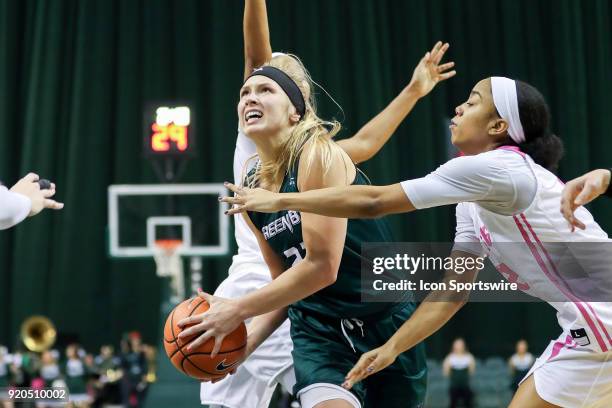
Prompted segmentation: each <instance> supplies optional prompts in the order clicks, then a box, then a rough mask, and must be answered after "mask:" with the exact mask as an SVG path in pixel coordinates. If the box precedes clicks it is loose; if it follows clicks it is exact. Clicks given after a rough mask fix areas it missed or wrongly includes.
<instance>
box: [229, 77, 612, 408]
mask: <svg viewBox="0 0 612 408" xmlns="http://www.w3.org/2000/svg"><path fill="white" fill-rule="evenodd" d="M549 120H550V114H549V111H548V107H547V105H546V102H545V101H544V98H543V97H542V95H541V94H540V93H539V92H538V91H537V89H535V88H534V87H532V86H530V85H528V84H526V83H523V82H520V81H513V80H511V79H508V78H503V77H492V78H487V79H484V80H482V81H480V82H479V83H478V84H477V85H476V86H475V87H474V88H473V90H472V92H471V93H470V97H469V99H468V100H467V101H466V102H465V103H464V104H462V105H460V106H458V107H457V108H456V116H455V117H454V119H453V121H452V123H451V131H452V142H453V144H454V145H455V146H457V147H458V148H459V149H460V150H461V151H462V152H463V153H464V154H465V155H466V156H464V157H459V158H456V159H453V160H450V161H449V162H447V163H446V164H444V165H442V166H440V167H439V168H438V169H437V170H436V171H434V172H433V173H431V174H429V175H428V176H426V177H423V178H421V179H416V180H408V181H405V182H402V183H400V184H394V185H391V186H383V187H377V186H349V187H342V188H329V189H323V190H315V191H310V192H305V193H299V194H272V193H269V192H265V191H262V190H259V189H256V190H250V189H243V188H239V187H236V186H232V190H234V191H235V192H236V193H237V197H235V198H228V199H227V200H226V201H227V202H230V203H233V204H236V208H235V209H234V210H232V213H235V212H239V211H244V210H248V211H263V212H273V211H278V210H279V209H290V210H297V211H302V212H313V213H317V214H321V215H326V216H337V217H371V216H381V215H385V214H391V213H401V212H409V211H414V210H416V209H421V208H429V207H434V206H440V205H448V204H457V203H458V205H457V210H456V212H457V232H456V237H455V247H454V249H453V253H452V254H451V256H462V257H465V256H473V257H475V256H477V255H481V254H483V253H486V254H487V255H488V256H489V257H490V258H491V260H492V262H493V264H494V265H496V267H497V268H498V270H499V271H500V272H501V273H502V274H503V275H505V276H506V277H508V279H511V280H513V281H515V282H517V283H518V285H519V287H520V288H521V289H522V290H524V291H525V292H527V293H529V294H531V295H533V296H536V297H539V298H541V299H543V300H545V301H548V302H549V303H550V304H551V305H552V306H553V307H554V308H555V309H557V311H558V313H557V317H558V322H559V325H560V326H561V329H562V334H561V335H560V336H559V338H558V339H556V340H553V341H551V343H550V345H549V347H548V348H547V350H546V351H545V352H544V353H543V354H542V355H541V356H540V358H539V359H538V360H537V361H536V363H535V364H534V366H533V367H532V369H531V370H530V372H529V373H528V374H527V376H526V377H525V379H523V381H522V383H521V386H520V387H519V389H518V391H517V392H516V394H515V396H514V398H513V400H512V402H511V405H510V407H511V408H526V407H527V408H530V407H533V408H539V407H554V406H560V407H567V408H572V407H594V408H595V407H601V408H603V407H610V406H612V303H610V302H602V301H601V300H602V299H601V298H599V299H596V300H598V301H596V302H593V301H590V300H591V295H592V292H590V291H589V290H586V291H585V290H584V287H581V286H578V287H576V286H573V285H572V284H571V283H568V280H567V279H565V278H566V276H563V275H562V274H561V272H560V268H561V265H560V264H559V263H558V262H556V259H555V255H556V254H555V253H553V251H552V250H551V248H552V249H553V250H554V248H555V244H559V243H562V245H567V243H571V244H572V245H577V246H580V244H581V243H587V245H583V247H586V248H587V250H588V249H589V248H593V247H594V246H595V245H604V244H610V243H611V242H612V241H611V240H610V239H609V238H608V236H607V234H606V233H605V232H604V231H603V230H602V229H601V228H600V227H599V225H598V224H597V223H596V222H595V221H594V220H593V217H592V216H591V214H590V213H589V212H588V211H587V210H586V209H584V208H579V209H578V210H577V212H576V216H577V217H578V218H579V219H581V220H582V221H583V222H584V224H585V229H584V230H579V231H577V232H574V233H572V232H571V229H570V227H569V226H568V224H567V222H566V221H565V220H564V219H563V217H562V215H561V214H560V212H559V202H560V198H561V193H562V190H563V183H561V182H560V181H559V180H558V179H557V178H556V176H555V175H554V174H553V173H552V172H551V171H550V169H554V168H555V167H556V165H557V162H558V160H559V159H560V157H561V155H562V144H561V141H560V139H558V138H557V137H556V136H554V135H553V134H552V133H551V132H550V130H549ZM475 244H477V245H475ZM507 244H510V245H512V246H513V248H514V249H513V250H512V251H507V250H506V249H504V250H502V247H504V245H507ZM572 248H573V247H572ZM600 248H601V247H600ZM610 252H611V251H606V252H604V253H597V256H598V257H601V258H604V259H603V260H601V262H599V263H598V264H597V265H596V267H602V268H603V272H604V278H605V280H604V281H600V282H599V283H600V284H601V285H600V286H604V288H603V290H604V292H603V293H607V292H605V290H606V289H609V288H610V285H611V284H612V262H611V260H610V259H606V257H610V256H611V254H610ZM475 274H476V271H475V270H472V271H469V272H466V273H464V274H463V275H462V276H461V277H460V278H458V279H463V280H468V281H469V280H472V279H474V278H475ZM454 276H455V278H457V277H458V276H460V275H454ZM587 283H590V282H587ZM587 289H589V288H588V287H587ZM590 289H591V290H593V291H597V290H600V289H602V288H595V287H592V288H590ZM429 296H431V297H432V299H434V297H435V296H436V294H435V293H432V294H430V295H429ZM432 299H429V300H432ZM463 303H464V302H462V301H457V302H448V301H447V302H428V301H425V302H423V303H421V306H420V307H419V309H418V310H417V311H416V312H415V313H414V314H413V315H412V317H411V318H410V319H409V320H408V321H406V322H405V323H404V325H403V326H402V327H401V328H400V329H399V330H398V331H397V333H396V334H395V335H394V336H392V337H391V338H390V339H389V340H388V341H387V343H385V345H383V346H382V347H380V348H377V349H375V350H372V351H370V352H368V353H365V354H364V355H363V356H362V358H361V359H360V361H359V362H358V364H357V365H356V366H355V367H354V368H353V369H352V370H351V371H350V372H349V374H348V375H347V382H346V384H345V386H346V387H351V386H352V384H354V383H355V382H356V381H360V380H362V379H363V378H365V377H367V376H369V375H372V374H374V373H376V372H377V371H380V370H381V369H383V368H385V367H387V366H388V365H389V364H391V363H392V362H393V361H394V360H395V358H396V357H397V355H399V354H400V353H401V352H403V351H405V350H407V349H409V348H411V347H412V346H414V345H415V344H417V343H418V342H420V341H422V340H423V339H425V338H426V337H428V336H429V335H431V334H432V333H434V332H435V331H436V330H438V329H439V328H440V327H442V326H443V325H444V323H446V322H447V321H448V319H450V318H451V317H452V315H453V314H454V313H456V312H457V311H458V310H459V309H460V308H461V306H462V305H463Z"/></svg>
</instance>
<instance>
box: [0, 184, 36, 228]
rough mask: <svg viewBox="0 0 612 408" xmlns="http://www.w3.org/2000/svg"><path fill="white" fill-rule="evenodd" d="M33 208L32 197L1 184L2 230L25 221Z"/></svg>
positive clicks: (0, 223)
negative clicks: (10, 189) (12, 190)
mask: <svg viewBox="0 0 612 408" xmlns="http://www.w3.org/2000/svg"><path fill="white" fill-rule="evenodd" d="M31 208H32V202H31V201H30V199H29V198H28V197H26V196H24V195H22V194H18V193H13V192H11V191H9V190H8V189H7V188H6V187H4V186H0V230H4V229H8V228H11V227H12V226H14V225H16V224H19V223H20V222H21V221H23V220H24V219H25V218H26V217H27V216H28V214H29V213H30V210H31Z"/></svg>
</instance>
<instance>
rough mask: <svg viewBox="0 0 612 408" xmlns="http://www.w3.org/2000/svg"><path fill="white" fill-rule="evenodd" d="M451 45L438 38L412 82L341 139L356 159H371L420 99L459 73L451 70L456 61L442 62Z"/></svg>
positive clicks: (348, 152) (345, 149) (339, 142)
mask: <svg viewBox="0 0 612 408" xmlns="http://www.w3.org/2000/svg"><path fill="white" fill-rule="evenodd" d="M448 47H449V45H448V43H445V44H442V42H441V41H438V42H437V43H436V45H434V47H433V48H432V49H431V51H430V52H427V53H426V54H425V55H424V56H423V58H421V60H420V61H419V63H418V65H417V66H416V68H415V69H414V72H413V74H412V79H411V80H410V83H409V84H408V86H406V87H405V88H404V89H403V90H402V92H400V94H399V95H398V96H397V97H395V99H393V101H392V102H391V103H390V104H389V105H387V107H386V108H385V109H384V110H383V111H381V112H380V113H379V114H378V115H376V116H375V117H374V118H372V119H371V120H370V121H369V122H368V123H366V124H365V125H364V126H363V127H362V128H361V129H360V130H359V131H358V132H357V133H356V134H355V135H354V136H352V137H350V138H348V139H343V140H340V141H338V144H339V145H340V147H342V148H343V149H344V151H345V152H346V153H347V154H348V155H349V157H350V158H351V160H353V162H354V163H361V162H364V161H366V160H369V159H370V158H372V157H373V156H374V155H375V154H376V153H378V151H379V150H380V149H381V148H382V147H383V146H384V145H385V143H387V141H388V140H389V138H391V136H392V135H393V133H394V132H395V130H396V129H397V127H398V126H399V125H400V123H402V121H403V120H404V119H405V118H406V116H407V115H408V114H409V113H410V111H412V108H413V107H414V105H415V104H416V103H417V101H418V100H419V99H421V98H422V97H424V96H425V95H427V94H428V93H429V92H431V90H432V89H433V88H434V87H435V86H436V84H437V83H438V82H441V81H444V80H446V79H448V78H451V77H452V76H454V75H455V73H456V72H455V71H454V70H453V71H448V70H449V69H451V68H452V67H453V66H454V65H455V63H454V62H448V63H446V64H442V65H440V61H442V58H443V57H444V53H445V52H446V50H448Z"/></svg>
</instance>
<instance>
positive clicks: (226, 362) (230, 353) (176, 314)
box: [164, 297, 247, 381]
mask: <svg viewBox="0 0 612 408" xmlns="http://www.w3.org/2000/svg"><path fill="white" fill-rule="evenodd" d="M208 308H209V306H208V303H207V302H206V301H205V300H204V299H202V298H200V297H196V298H192V299H187V300H185V301H183V302H182V303H180V304H179V305H177V306H176V307H175V308H174V310H172V312H170V315H169V316H168V319H166V325H165V327H164V348H165V349H166V354H167V355H168V358H169V359H170V361H172V364H173V365H174V366H175V367H176V368H177V369H178V370H179V371H181V372H183V373H185V374H187V375H188V376H190V377H193V378H196V379H198V380H201V381H214V380H219V379H221V378H223V377H225V376H226V375H228V374H229V373H230V372H231V371H232V370H233V369H234V368H235V367H236V366H237V365H238V364H240V362H241V361H242V358H243V357H244V354H245V352H246V345H247V331H246V326H245V325H244V323H241V324H240V326H238V328H236V330H234V331H233V332H231V333H230V334H228V335H227V336H226V337H225V338H224V339H223V344H222V345H221V349H220V350H219V353H218V354H217V355H216V356H215V358H210V354H211V352H212V350H213V347H214V345H215V339H214V338H211V339H209V340H208V341H207V342H206V343H204V344H202V345H201V346H200V347H198V348H196V349H194V350H191V351H187V345H188V344H189V343H190V342H191V341H192V340H194V339H195V337H197V336H196V335H194V336H189V337H186V338H184V339H179V337H178V335H179V333H180V332H181V328H179V327H178V325H177V323H178V322H179V321H181V320H182V319H184V318H186V317H189V316H192V315H196V314H201V313H204V312H206V311H207V310H208ZM187 327H189V326H186V327H185V328H187Z"/></svg>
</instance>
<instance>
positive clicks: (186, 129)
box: [144, 102, 196, 183]
mask: <svg viewBox="0 0 612 408" xmlns="http://www.w3.org/2000/svg"><path fill="white" fill-rule="evenodd" d="M193 122H194V120H193V115H192V111H191V109H190V108H189V106H187V104H184V103H178V102H172V103H170V102H166V103H157V104H149V105H148V107H147V108H146V109H145V112H144V155H145V157H146V158H147V159H149V161H150V162H151V164H152V165H153V168H154V170H155V173H156V174H157V176H158V178H159V180H160V182H164V183H174V182H176V181H178V179H179V178H180V176H181V174H182V173H183V171H184V170H185V166H186V164H187V161H188V159H190V158H192V157H193V156H195V151H196V150H195V129H194V123H193Z"/></svg>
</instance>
